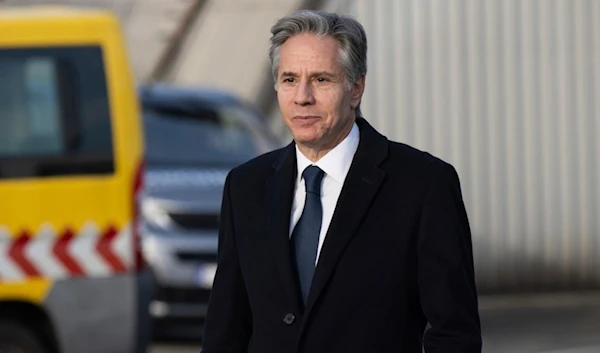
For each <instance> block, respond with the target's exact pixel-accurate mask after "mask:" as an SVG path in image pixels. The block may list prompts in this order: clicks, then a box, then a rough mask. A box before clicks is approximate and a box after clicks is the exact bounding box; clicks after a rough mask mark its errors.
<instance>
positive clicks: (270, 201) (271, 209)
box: [266, 143, 301, 312]
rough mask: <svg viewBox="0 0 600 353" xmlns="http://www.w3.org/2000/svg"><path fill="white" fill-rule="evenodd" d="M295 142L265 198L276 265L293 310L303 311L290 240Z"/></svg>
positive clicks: (277, 165)
mask: <svg viewBox="0 0 600 353" xmlns="http://www.w3.org/2000/svg"><path fill="white" fill-rule="evenodd" d="M294 146H295V145H294V143H291V144H290V145H288V146H287V147H286V148H285V149H284V150H283V151H282V153H281V157H280V158H279V159H278V160H277V161H276V162H275V163H274V164H273V168H274V174H273V175H272V176H271V178H269V180H268V181H267V187H266V200H267V218H268V220H267V221H268V223H267V224H269V226H270V227H269V229H268V230H267V234H268V237H269V239H268V240H269V242H268V243H269V244H273V247H272V249H271V250H272V251H271V253H272V256H273V258H274V260H275V265H276V266H277V271H278V273H279V277H280V279H281V282H282V285H283V288H284V290H285V292H286V293H287V295H288V297H289V298H290V301H291V302H292V303H293V305H294V310H296V311H297V312H298V311H300V308H301V305H300V304H301V301H300V296H299V294H298V291H299V289H298V285H297V282H296V274H295V270H294V267H293V266H292V258H291V254H290V242H289V225H290V213H291V209H292V201H293V194H294V182H295V178H296V168H297V167H296V153H295V147H294Z"/></svg>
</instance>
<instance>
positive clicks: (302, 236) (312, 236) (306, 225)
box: [292, 166, 325, 305]
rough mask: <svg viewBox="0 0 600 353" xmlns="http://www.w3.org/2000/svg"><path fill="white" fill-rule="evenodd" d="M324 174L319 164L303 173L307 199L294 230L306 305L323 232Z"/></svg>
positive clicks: (297, 266) (294, 240)
mask: <svg viewBox="0 0 600 353" xmlns="http://www.w3.org/2000/svg"><path fill="white" fill-rule="evenodd" d="M324 174H325V173H324V172H323V171H322V170H321V169H320V168H319V167H317V166H310V167H307V168H306V169H305V170H304V172H303V173H302V176H303V177H304V185H305V186H306V201H305V203H304V210H303V211H302V216H300V219H299V220H298V223H297V224H296V227H295V228H294V231H293V232H292V240H293V244H294V251H295V257H296V268H297V270H298V279H299V280H300V289H301V290H302V299H303V300H304V304H305V305H306V302H307V300H308V293H309V292H310V285H311V283H312V278H313V274H314V272H315V261H316V259H317V249H318V247H319V234H320V232H321V220H322V219H323V206H322V205H321V180H323V175H324Z"/></svg>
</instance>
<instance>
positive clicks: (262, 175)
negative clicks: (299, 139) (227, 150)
mask: <svg viewBox="0 0 600 353" xmlns="http://www.w3.org/2000/svg"><path fill="white" fill-rule="evenodd" d="M288 147H289V146H288ZM288 147H282V148H279V149H276V150H273V151H270V152H267V153H265V154H262V155H260V156H258V157H255V158H253V159H251V160H249V161H247V162H245V163H243V164H240V165H239V166H237V167H235V168H233V169H232V170H231V172H230V173H229V174H230V178H231V179H232V183H237V182H242V183H244V184H248V183H250V184H251V183H252V182H255V181H261V180H262V181H264V180H265V179H266V178H268V176H270V175H271V174H272V172H273V165H274V164H275V163H276V162H277V161H278V160H279V159H280V158H281V157H282V156H283V154H284V153H285V151H286V148H288Z"/></svg>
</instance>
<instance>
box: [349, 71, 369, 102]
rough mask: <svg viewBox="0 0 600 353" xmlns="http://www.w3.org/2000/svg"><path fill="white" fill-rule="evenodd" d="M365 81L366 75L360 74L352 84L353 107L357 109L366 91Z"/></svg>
mask: <svg viewBox="0 0 600 353" xmlns="http://www.w3.org/2000/svg"><path fill="white" fill-rule="evenodd" d="M365 81H366V76H365V75H360V77H359V78H358V79H356V81H355V82H354V83H353V84H352V100H351V102H350V104H351V105H352V109H356V107H358V105H359V104H360V100H361V98H362V95H363V93H364V91H365Z"/></svg>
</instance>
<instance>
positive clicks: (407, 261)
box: [203, 118, 481, 353]
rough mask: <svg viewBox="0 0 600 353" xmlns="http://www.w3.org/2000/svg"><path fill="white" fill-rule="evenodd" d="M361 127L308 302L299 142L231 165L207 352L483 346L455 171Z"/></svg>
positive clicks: (374, 352)
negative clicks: (298, 254)
mask: <svg viewBox="0 0 600 353" xmlns="http://www.w3.org/2000/svg"><path fill="white" fill-rule="evenodd" d="M357 124H358V126H359V129H360V143H359V146H358V150H357V152H356V154H355V156H354V159H353V161H352V165H351V167H350V170H349V172H348V175H347V177H346V181H345V183H344V185H343V188H342V191H341V194H340V197H339V199H338V203H337V206H336V209H335V212H334V215H333V219H332V221H331V224H330V227H329V230H328V232H327V235H326V238H325V242H324V243H323V247H322V249H321V254H320V258H319V261H318V263H317V267H316V270H315V274H314V278H313V282H312V287H311V292H310V295H309V299H308V303H307V305H306V307H305V308H303V304H302V302H301V294H300V289H299V284H298V281H297V277H296V271H295V267H294V263H293V262H292V255H291V253H290V251H291V250H290V240H289V222H290V212H291V206H292V198H293V191H294V182H295V177H296V173H297V170H296V169H297V168H296V153H295V148H294V144H293V142H292V143H291V144H290V145H288V146H287V147H285V148H282V149H279V150H276V151H273V152H271V153H268V154H266V155H262V156H260V157H258V158H256V159H254V160H252V161H250V162H248V163H245V164H243V165H241V166H239V167H237V168H235V169H234V170H232V171H231V172H230V173H229V175H228V176H227V179H226V182H225V187H224V194H223V204H222V214H221V225H220V230H219V249H218V268H217V273H216V276H215V280H214V285H213V289H212V292H211V296H210V303H209V307H208V312H207V317H206V323H205V337H204V342H203V352H204V353H242V352H244V353H245V352H249V353H296V352H298V353H300V352H302V353H304V352H306V353H321V352H322V353H349V352H357V353H358V352H361V353H362V352H364V353H392V352H394V353H418V352H419V353H420V352H422V347H423V346H424V348H425V352H427V353H450V352H452V353H459V352H460V353H479V352H481V332H480V323H479V316H478V304H477V292H476V287H475V281H474V270H473V256H472V245H471V234H470V230H469V224H468V220H467V215H466V212H465V208H464V205H463V201H462V196H461V191H460V185H459V179H458V176H457V174H456V172H455V170H454V168H453V167H452V166H451V165H449V164H447V163H445V162H443V161H441V160H440V159H438V158H435V157H433V156H432V155H430V154H427V153H424V152H421V151H418V150H416V149H414V148H411V147H409V146H407V145H405V144H401V143H395V142H391V141H388V140H387V139H386V138H385V137H384V136H382V135H380V134H379V133H378V132H377V131H376V130H375V129H373V128H372V127H371V126H370V125H369V124H368V123H367V122H366V121H365V120H364V119H362V118H358V119H357ZM427 322H429V323H430V328H429V329H428V330H427V331H425V328H426V324H427ZM424 332H425V333H424Z"/></svg>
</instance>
